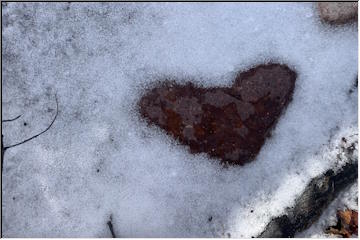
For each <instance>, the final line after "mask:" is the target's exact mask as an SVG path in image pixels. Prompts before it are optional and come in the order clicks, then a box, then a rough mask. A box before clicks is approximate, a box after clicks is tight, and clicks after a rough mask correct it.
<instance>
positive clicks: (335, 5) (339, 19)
mask: <svg viewBox="0 0 360 240" xmlns="http://www.w3.org/2000/svg"><path fill="white" fill-rule="evenodd" d="M318 9H319V15H320V18H321V19H322V20H324V21H325V22H328V23H330V24H343V23H348V22H354V21H356V20H357V15H358V10H357V9H358V4H357V2H320V3H318Z"/></svg>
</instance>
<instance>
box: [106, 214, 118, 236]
mask: <svg viewBox="0 0 360 240" xmlns="http://www.w3.org/2000/svg"><path fill="white" fill-rule="evenodd" d="M107 225H108V226H109V229H110V232H111V236H112V237H113V238H116V235H115V232H114V227H113V225H112V215H110V220H109V221H108V222H107Z"/></svg>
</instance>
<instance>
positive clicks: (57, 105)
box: [4, 94, 59, 151]
mask: <svg viewBox="0 0 360 240" xmlns="http://www.w3.org/2000/svg"><path fill="white" fill-rule="evenodd" d="M55 101H56V114H55V117H54V119H53V120H52V121H51V123H50V125H49V126H48V127H47V128H46V129H45V130H44V131H42V132H40V133H38V134H36V135H34V136H32V137H30V138H28V139H25V140H24V141H21V142H19V143H15V144H13V145H10V146H6V147H4V151H5V150H6V149H9V148H12V147H16V146H19V145H21V144H24V143H26V142H28V141H31V140H32V139H34V138H37V137H38V136H40V135H41V134H43V133H45V132H46V131H47V130H49V129H50V128H51V126H52V125H53V124H54V122H55V120H56V117H57V115H58V112H59V104H58V100H57V96H56V94H55Z"/></svg>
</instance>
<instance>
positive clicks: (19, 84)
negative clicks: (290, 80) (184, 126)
mask: <svg viewBox="0 0 360 240" xmlns="http://www.w3.org/2000/svg"><path fill="white" fill-rule="evenodd" d="M2 17H3V23H2V24H3V32H2V37H3V44H2V50H3V69H2V70H3V72H2V73H3V79H2V83H3V84H2V88H3V89H2V94H3V95H2V97H3V99H2V101H3V102H2V107H3V110H2V111H3V112H2V116H3V118H4V119H7V118H11V117H14V116H17V115H19V114H22V117H21V118H20V119H19V120H17V121H15V122H11V123H5V124H4V125H3V134H4V144H5V146H6V145H10V144H13V143H16V142H19V141H21V140H22V139H25V138H26V137H29V136H31V135H33V134H35V133H37V132H39V131H41V130H42V129H44V128H46V127H47V124H49V122H50V121H51V119H52V117H53V115H54V108H55V101H54V94H55V93H56V94H57V97H58V99H59V116H58V118H57V120H56V122H55V124H54V125H53V127H52V128H51V129H50V130H49V131H48V132H47V133H46V134H44V135H42V136H40V137H39V138H36V139H35V140H33V141H31V142H29V143H26V144H24V145H21V146H19V147H16V148H12V149H9V150H8V151H7V152H6V154H5V165H4V173H3V186H2V194H3V195H2V196H3V199H2V210H3V223H2V224H3V225H2V226H3V229H2V231H3V235H4V236H5V237H110V232H109V229H108V227H107V225H106V222H107V221H108V219H109V217H110V215H111V214H112V219H113V225H114V230H115V232H116V233H117V234H118V235H119V236H121V237H251V236H256V235H257V234H259V233H261V231H262V230H263V228H264V227H265V226H266V224H267V223H268V222H269V221H270V219H271V218H272V217H274V216H278V215H280V214H282V213H283V212H284V211H285V209H286V207H289V206H291V205H292V204H294V200H295V198H296V197H297V196H299V195H300V194H301V192H302V190H303V189H304V188H305V186H306V184H307V183H308V182H309V181H310V178H312V177H315V176H317V175H318V174H321V173H322V172H325V171H326V170H327V169H328V168H330V167H332V166H335V165H336V164H337V163H336V158H335V157H329V152H328V150H329V144H331V143H330V142H331V141H329V140H330V139H331V138H332V136H334V135H336V134H340V133H343V132H345V133H348V132H349V131H350V132H351V134H354V133H357V89H355V92H353V93H349V90H350V89H351V88H352V87H353V85H354V82H355V80H356V78H357V65H358V62H357V26H356V25H344V26H341V27H332V26H328V25H324V24H322V23H321V22H320V20H319V18H318V16H317V12H316V8H315V5H314V4H313V3H157V4H145V3H71V4H69V3H7V4H6V6H3V16H2ZM269 61H273V62H280V63H285V64H288V65H289V66H290V67H291V68H293V69H294V70H295V71H296V72H297V74H298V79H297V82H296V87H295V92H294V96H293V101H292V102H291V103H290V105H289V106H288V108H287V110H286V111H285V113H284V115H283V116H282V117H281V119H280V120H279V122H278V124H277V126H276V128H275V130H274V131H273V134H272V137H271V138H270V139H268V140H267V141H266V144H265V145H264V146H263V148H262V150H261V152H260V153H259V155H258V156H257V159H256V160H255V161H253V162H252V163H250V164H247V165H245V166H243V167H229V168H223V167H221V166H220V165H219V164H218V162H217V161H214V160H209V159H208V157H207V155H205V154H197V155H192V154H190V153H189V152H188V150H187V148H186V147H184V146H181V145H179V144H177V142H176V141H175V140H173V139H172V138H171V137H169V136H167V135H166V134H165V133H164V132H162V131H160V130H159V129H158V128H156V127H149V126H147V124H146V122H145V121H144V120H142V119H141V118H140V117H139V114H138V111H137V109H136V103H137V101H138V99H139V98H140V97H141V94H142V93H143V91H144V88H145V87H147V86H151V84H152V83H154V82H156V81H158V80H159V77H161V78H162V77H164V76H177V77H178V79H189V80H190V79H191V81H193V82H196V83H197V84H200V85H203V86H226V85H230V84H231V81H232V80H233V78H234V76H235V74H236V73H237V71H242V70H246V69H248V68H250V67H252V66H254V65H256V64H259V63H263V62H269ZM179 81H180V80H179ZM24 122H26V123H27V125H26V126H24ZM210 220H211V221H210Z"/></svg>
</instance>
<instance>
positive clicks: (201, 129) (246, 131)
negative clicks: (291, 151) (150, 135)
mask: <svg viewBox="0 0 360 240" xmlns="http://www.w3.org/2000/svg"><path fill="white" fill-rule="evenodd" d="M295 79H296V73H295V72H294V71H292V70H291V69H290V68H289V67H287V66H286V65H281V64H266V65H259V66H257V67H255V68H252V69H250V70H248V71H246V72H240V73H239V74H238V75H237V76H236V78H235V82H234V83H233V85H232V86H231V87H211V88H201V87H197V86H195V85H194V84H193V83H191V82H188V83H186V84H185V85H180V84H177V83H176V82H175V81H174V80H166V81H165V82H162V83H161V84H160V85H158V86H157V87H155V88H153V89H151V90H149V91H148V92H147V93H146V94H145V95H144V96H143V97H142V98H141V99H140V101H139V107H140V113H141V115H142V116H143V117H144V118H146V119H147V120H148V121H149V122H150V123H153V124H156V125H158V126H159V127H160V128H162V129H164V130H165V131H166V132H167V133H168V134H170V135H172V136H173V137H174V138H176V139H177V140H178V141H180V143H182V144H185V145H188V146H189V147H190V151H191V152H192V153H200V152H204V153H207V154H209V155H210V156H211V157H215V158H218V159H220V160H221V161H222V162H227V163H231V164H240V165H242V164H244V163H246V162H249V161H251V160H253V159H254V158H255V156H256V155H257V154H258V152H259V151H260V149H261V146H262V145H263V144H264V142H265V139H266V138H267V137H268V136H269V135H270V131H271V129H272V128H273V127H274V126H275V124H276V122H277V119H278V118H279V116H280V115H281V112H282V111H283V109H284V108H285V107H286V106H287V105H288V103H289V101H290V100H291V98H292V94H293V91H294V86H295Z"/></svg>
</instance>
